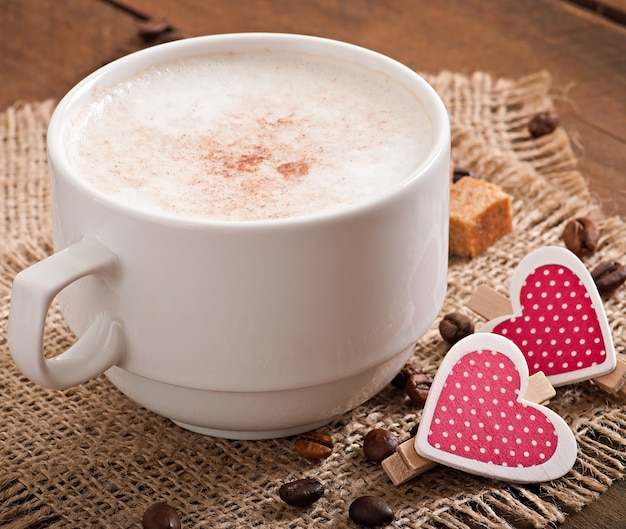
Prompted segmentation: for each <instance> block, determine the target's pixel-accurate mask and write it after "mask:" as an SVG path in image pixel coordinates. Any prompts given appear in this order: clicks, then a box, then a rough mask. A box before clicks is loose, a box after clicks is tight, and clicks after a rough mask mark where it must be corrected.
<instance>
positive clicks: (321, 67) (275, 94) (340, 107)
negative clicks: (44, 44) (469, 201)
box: [66, 52, 432, 220]
mask: <svg viewBox="0 0 626 529" xmlns="http://www.w3.org/2000/svg"><path fill="white" fill-rule="evenodd" d="M431 142H432V127H431V125H430V122H429V120H428V117H427V115H426V113H425V111H424V109H423V108H422V107H421V106H420V104H419V102H418V101H417V100H416V99H415V97H414V96H413V95H412V94H411V93H409V92H408V91H407V90H406V89H405V88H404V87H402V86H400V85H399V84H398V83H396V82H395V81H393V80H392V79H390V78H388V77H386V76H384V75H381V74H374V73H372V72H370V71H368V70H366V69H365V68H363V67H361V66H358V65H355V64H352V63H348V62H341V61H336V60H332V59H328V58H320V57H315V56H308V55H304V54H290V53H283V52H250V53H237V54H223V55H210V56H206V57H198V58H193V59H185V60H181V61H180V62H173V63H167V64H163V65H160V66H158V67H153V68H150V69H147V70H145V71H144V72H141V73H139V74H138V75H136V76H134V77H132V78H130V79H129V80H127V81H125V82H122V83H121V84H119V85H116V86H114V87H112V88H109V89H107V90H105V91H103V92H102V93H101V94H99V95H98V97H97V98H96V100H95V101H94V102H93V103H91V104H90V105H88V106H87V107H86V108H85V109H84V110H83V111H82V113H81V114H80V115H79V117H78V119H77V120H75V122H74V123H72V124H71V126H68V127H67V129H66V146H67V155H68V159H69V161H70V164H71V165H72V166H73V167H74V169H75V170H76V171H77V172H78V174H80V175H81V177H82V178H83V179H84V180H85V181H86V182H87V183H89V184H90V185H92V186H94V187H95V188H97V189H98V190H100V191H101V192H103V193H105V194H107V195H110V196H112V197H114V198H115V199H116V200H119V201H121V202H125V203H127V204H128V205H129V206H131V207H133V208H140V209H143V210H148V211H153V212H161V213H165V214H170V215H172V214H173V215H176V216H180V217H192V218H211V219H225V220H228V219H230V220H256V219H270V218H282V217H293V216H300V215H307V214H311V213H317V212H322V211H328V210H333V209H337V208H341V207H344V206H347V205H351V204H354V203H357V202H361V201H363V200H366V199H368V198H371V197H373V196H375V195H377V194H380V193H381V192H383V191H385V190H387V189H389V188H390V187H392V186H395V185H398V184H399V183H400V182H402V181H404V180H406V179H407V178H408V176H409V175H410V174H411V173H412V171H413V170H414V169H415V168H416V167H417V166H418V165H419V163H420V162H421V161H422V160H423V159H424V157H425V155H426V153H427V152H428V150H429V148H430V146H431Z"/></svg>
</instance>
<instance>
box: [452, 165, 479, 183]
mask: <svg viewBox="0 0 626 529" xmlns="http://www.w3.org/2000/svg"><path fill="white" fill-rule="evenodd" d="M466 176H469V177H472V176H474V173H473V172H472V171H470V170H469V169H465V168H464V167H457V166H456V165H455V166H454V170H453V171H452V183H453V184H456V183H457V182H458V181H459V180H460V179H461V178H465V177H466Z"/></svg>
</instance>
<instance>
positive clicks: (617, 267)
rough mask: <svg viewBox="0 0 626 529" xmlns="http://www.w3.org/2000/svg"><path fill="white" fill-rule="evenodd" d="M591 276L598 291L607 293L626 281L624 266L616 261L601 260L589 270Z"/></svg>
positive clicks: (625, 268)
mask: <svg viewBox="0 0 626 529" xmlns="http://www.w3.org/2000/svg"><path fill="white" fill-rule="evenodd" d="M591 277H593V280H594V281H595V283H596V286H597V287H598V291H600V292H602V293H603V294H608V293H609V292H613V291H614V290H615V289H616V288H617V287H619V286H621V285H623V284H624V283H625V282H626V266H624V265H623V264H620V263H618V262H617V261H603V262H601V263H600V264H598V266H596V267H595V268H594V269H593V270H592V271H591Z"/></svg>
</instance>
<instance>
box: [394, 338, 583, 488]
mask: <svg viewBox="0 0 626 529" xmlns="http://www.w3.org/2000/svg"><path fill="white" fill-rule="evenodd" d="M522 391H523V396H520V393H521V392H522ZM554 395H555V391H554V388H553V387H552V385H551V384H550V383H549V382H548V380H547V378H546V377H545V376H543V374H542V373H536V374H535V375H532V376H529V375H528V366H527V364H526V361H525V359H524V357H523V355H522V353H521V351H520V350H519V348H518V347H517V346H516V345H515V344H514V343H513V342H511V341H510V340H508V339H505V338H503V337H501V336H497V335H493V334H487V333H483V334H482V335H477V334H474V335H472V336H468V337H467V338H464V339H463V340H461V341H460V342H458V343H457V344H455V345H454V346H453V347H452V348H451V349H450V351H449V352H448V354H447V355H446V356H445V357H444V359H443V361H442V364H441V366H440V367H439V369H438V371H437V375H436V376H435V380H434V381H433V385H432V387H431V389H430V392H429V396H428V399H427V401H426V404H425V405H424V411H423V414H422V420H421V421H420V425H419V428H418V432H417V435H416V437H414V438H411V439H409V440H408V441H405V442H404V443H402V444H401V445H400V446H399V447H398V449H397V450H396V452H395V453H394V454H393V455H391V456H390V457H388V458H387V459H385V460H384V461H383V462H382V467H383V469H384V470H385V472H386V473H387V475H388V476H389V478H390V479H391V481H392V482H393V483H394V485H400V484H402V483H405V482H407V481H409V480H411V479H413V478H415V477H417V476H419V475H420V474H422V473H424V472H426V471H427V470H430V469H431V468H433V467H435V466H436V465H438V464H444V465H448V466H451V467H454V468H458V469H461V470H464V471H466V472H470V473H474V474H478V475H483V476H487V477H491V478H496V479H505V480H507V481H513V482H520V483H529V482H540V481H547V480H550V479H556V478H557V477H560V476H562V475H564V474H565V473H566V472H568V471H569V470H570V469H571V468H572V466H573V464H574V461H575V459H576V441H575V439H574V436H573V434H572V432H571V430H570V429H569V427H568V426H567V424H566V423H565V422H564V421H563V419H561V418H560V417H559V416H558V415H557V414H556V413H554V412H553V411H552V410H549V409H548V408H545V407H544V406H542V405H540V403H546V402H547V401H549V400H550V399H551V398H552V397H553V396H554ZM557 445H558V447H559V448H558V450H557V449H556V446H557Z"/></svg>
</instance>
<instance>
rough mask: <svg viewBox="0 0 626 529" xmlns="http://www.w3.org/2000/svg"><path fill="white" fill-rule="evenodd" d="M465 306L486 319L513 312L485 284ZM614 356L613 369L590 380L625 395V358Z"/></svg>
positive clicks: (498, 294)
mask: <svg viewBox="0 0 626 529" xmlns="http://www.w3.org/2000/svg"><path fill="white" fill-rule="evenodd" d="M466 306H467V307H468V308H469V309H471V310H472V311H474V312H475V313H476V314H478V315H479V316H482V317H483V318H485V319H486V320H493V319H495V318H499V317H501V316H506V315H511V314H513V308H512V305H511V301H510V300H509V298H507V297H506V296H503V295H502V294H500V293H499V292H496V291H495V290H492V289H491V288H489V287H487V286H485V285H481V286H479V287H478V288H477V289H476V291H475V292H474V293H473V294H472V296H471V297H470V299H469V301H468V302H467V304H466ZM616 357H617V361H616V367H615V369H614V370H613V371H612V372H610V373H608V374H606V375H602V376H598V377H595V378H593V379H591V382H592V383H593V384H594V385H595V386H598V387H599V388H601V389H603V390H604V391H606V392H608V393H612V394H614V395H620V396H622V397H626V358H624V356H623V355H619V354H617V355H616Z"/></svg>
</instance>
